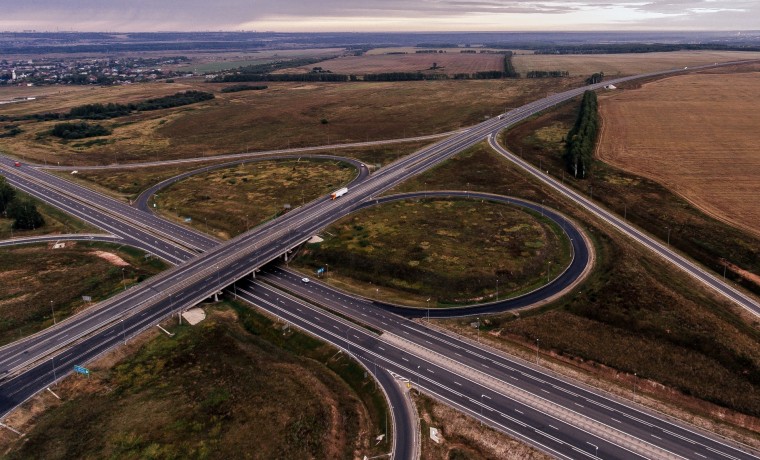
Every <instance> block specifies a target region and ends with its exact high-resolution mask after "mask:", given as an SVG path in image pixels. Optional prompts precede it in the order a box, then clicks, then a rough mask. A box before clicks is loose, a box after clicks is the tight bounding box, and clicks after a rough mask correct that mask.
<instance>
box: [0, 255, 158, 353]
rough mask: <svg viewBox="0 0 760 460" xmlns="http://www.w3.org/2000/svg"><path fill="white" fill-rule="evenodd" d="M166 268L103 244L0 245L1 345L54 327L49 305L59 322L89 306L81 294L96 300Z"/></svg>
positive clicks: (140, 256)
mask: <svg viewBox="0 0 760 460" xmlns="http://www.w3.org/2000/svg"><path fill="white" fill-rule="evenodd" d="M165 268H166V264H165V263H164V262H162V261H161V260H159V259H157V258H153V257H151V258H149V259H146V258H145V256H144V253H143V252H142V251H138V250H136V249H132V248H128V247H117V246H116V245H110V244H103V243H83V242H67V243H66V247H65V248H60V249H52V245H47V244H44V245H24V246H19V247H14V248H3V249H0V285H2V286H3V289H2V292H0V317H2V320H1V321H0V344H5V343H8V342H12V341H13V340H16V339H18V338H20V337H23V336H27V335H29V334H32V333H34V332H36V331H38V330H40V329H43V328H45V327H47V326H50V325H51V324H52V323H53V318H52V311H51V306H52V310H54V311H55V319H56V320H57V321H60V320H62V319H64V318H66V317H68V316H70V315H72V314H74V313H76V312H78V311H81V310H82V309H84V308H87V305H86V304H85V302H84V301H83V300H82V296H83V295H87V296H90V297H92V299H93V301H94V302H97V301H99V300H102V299H105V298H108V297H110V296H112V295H113V294H115V293H118V292H119V291H121V290H123V289H124V287H125V286H131V285H133V284H135V283H137V282H139V281H142V280H143V279H145V278H148V277H150V276H152V275H154V274H156V273H158V272H160V271H161V270H163V269H165ZM122 269H124V270H123V272H122ZM51 302H52V304H51Z"/></svg>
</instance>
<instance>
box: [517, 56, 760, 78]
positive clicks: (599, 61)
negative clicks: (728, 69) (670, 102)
mask: <svg viewBox="0 0 760 460" xmlns="http://www.w3.org/2000/svg"><path fill="white" fill-rule="evenodd" d="M757 58H760V53H758V52H745V51H671V52H667V53H630V54H567V55H554V54H519V55H515V56H514V58H513V59H512V63H513V65H514V67H515V70H516V71H518V72H520V73H521V74H523V75H524V74H525V73H526V72H528V71H529V70H547V71H549V70H567V71H568V72H570V75H571V76H590V75H591V74H593V73H595V72H604V74H605V76H607V77H608V78H611V77H619V76H623V75H635V74H639V73H647V72H654V71H657V70H665V69H673V68H679V67H686V66H697V65H705V64H712V63H715V62H727V61H734V60H740V59H757Z"/></svg>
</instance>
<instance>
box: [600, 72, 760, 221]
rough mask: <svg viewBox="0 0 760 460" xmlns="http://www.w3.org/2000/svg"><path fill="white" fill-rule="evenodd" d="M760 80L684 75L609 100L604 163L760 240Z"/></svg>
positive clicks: (603, 112)
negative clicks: (641, 178)
mask: <svg viewBox="0 0 760 460" xmlns="http://www.w3.org/2000/svg"><path fill="white" fill-rule="evenodd" d="M758 75H759V74H758V73H742V74H736V75H710V74H700V75H684V76H680V77H678V78H668V79H665V80H661V81H657V82H652V83H648V84H645V85H644V86H643V87H642V88H641V89H637V90H633V91H626V92H621V93H616V94H607V95H606V96H605V97H603V98H602V99H601V101H600V108H601V115H602V118H603V126H604V127H603V130H602V136H601V140H600V144H599V148H598V156H599V158H600V159H601V160H603V161H605V162H607V163H609V164H611V165H614V166H617V167H619V168H621V169H624V170H626V171H630V172H632V173H634V174H637V175H641V176H644V177H647V178H650V179H653V180H655V181H657V182H659V183H661V184H663V185H665V186H666V187H667V188H669V189H670V190H673V191H674V192H676V193H678V194H679V195H681V196H683V197H684V198H685V199H687V200H688V201H689V202H691V203H692V204H694V205H695V206H697V207H698V208H700V209H702V210H703V211H705V212H706V213H707V214H710V215H712V216H714V217H716V218H718V219H720V220H724V221H726V222H730V223H732V224H733V225H736V226H738V227H740V228H743V229H745V230H748V231H751V232H754V233H755V234H756V235H760V207H758V205H757V201H756V197H757V196H758V195H760V182H758V180H757V178H758V177H760V151H758V149H757V145H758V143H759V142H760V133H758V131H757V126H759V125H760V114H759V113H758V111H757V107H758V105H760V79H758Z"/></svg>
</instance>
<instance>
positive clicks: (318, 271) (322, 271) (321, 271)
mask: <svg viewBox="0 0 760 460" xmlns="http://www.w3.org/2000/svg"><path fill="white" fill-rule="evenodd" d="M324 272H325V267H320V269H319V270H317V275H321V274H322V273H324Z"/></svg>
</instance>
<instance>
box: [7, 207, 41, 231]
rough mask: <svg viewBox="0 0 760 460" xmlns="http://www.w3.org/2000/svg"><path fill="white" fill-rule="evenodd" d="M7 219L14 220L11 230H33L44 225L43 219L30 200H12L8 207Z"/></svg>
mask: <svg viewBox="0 0 760 460" xmlns="http://www.w3.org/2000/svg"><path fill="white" fill-rule="evenodd" d="M8 217H11V218H13V219H15V222H13V228H15V229H18V230H34V229H35V228H40V227H42V226H43V225H45V219H43V218H42V215H41V214H40V213H39V211H37V206H36V205H35V204H34V202H32V201H31V200H13V201H12V202H11V203H10V204H9V205H8Z"/></svg>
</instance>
